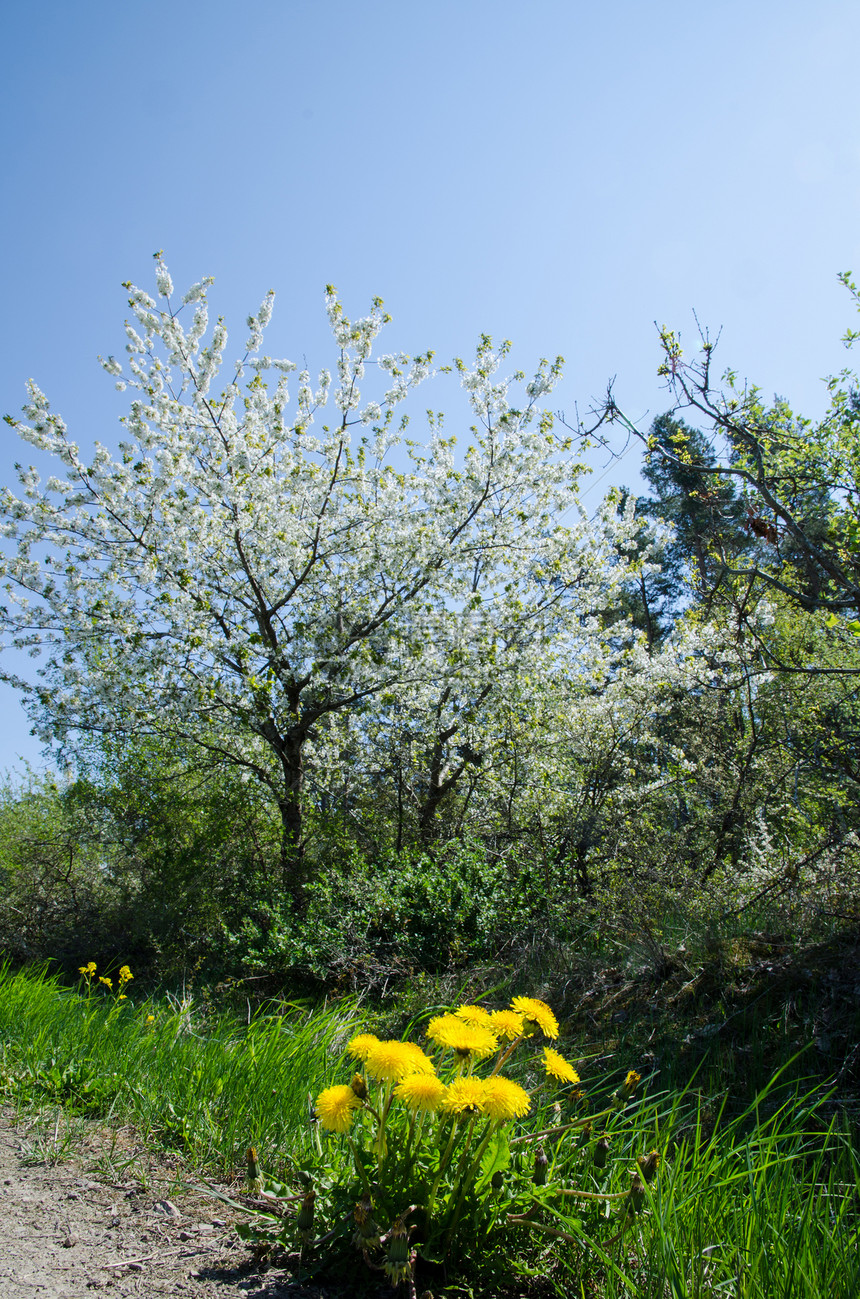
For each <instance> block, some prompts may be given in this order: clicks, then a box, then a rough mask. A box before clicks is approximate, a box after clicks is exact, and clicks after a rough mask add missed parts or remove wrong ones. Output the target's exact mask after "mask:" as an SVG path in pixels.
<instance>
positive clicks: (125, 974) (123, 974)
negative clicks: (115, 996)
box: [119, 965, 134, 987]
mask: <svg viewBox="0 0 860 1299" xmlns="http://www.w3.org/2000/svg"><path fill="white" fill-rule="evenodd" d="M133 978H134V975H133V974H132V972H131V970H130V969H129V968H128V966H127V965H121V966H120V967H119V984H120V987H122V985H123V984H124V983H128V981H129V979H133Z"/></svg>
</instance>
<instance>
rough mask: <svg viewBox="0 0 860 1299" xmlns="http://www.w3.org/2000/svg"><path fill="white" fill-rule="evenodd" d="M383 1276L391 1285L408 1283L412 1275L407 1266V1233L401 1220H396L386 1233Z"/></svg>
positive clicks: (410, 1269)
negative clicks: (386, 1243) (386, 1246)
mask: <svg viewBox="0 0 860 1299" xmlns="http://www.w3.org/2000/svg"><path fill="white" fill-rule="evenodd" d="M385 1275H386V1276H387V1277H388V1279H389V1281H390V1282H391V1284H392V1285H400V1283H401V1281H408V1280H409V1278H410V1277H411V1275H412V1268H411V1267H410V1265H409V1232H408V1231H407V1230H406V1224H405V1222H404V1221H403V1219H402V1218H396V1219H395V1220H394V1222H393V1223H392V1224H391V1228H390V1230H389V1232H388V1248H387V1250H386V1259H385Z"/></svg>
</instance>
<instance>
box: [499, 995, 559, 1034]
mask: <svg viewBox="0 0 860 1299" xmlns="http://www.w3.org/2000/svg"><path fill="white" fill-rule="evenodd" d="M511 1010H515V1011H516V1012H517V1014H518V1015H522V1017H523V1019H524V1021H525V1031H526V1032H527V1033H533V1032H534V1030H535V1027H537V1028H539V1029H540V1031H541V1032H542V1033H543V1035H544V1037H558V1020H557V1019H556V1017H555V1015H554V1014H553V1013H552V1011H551V1010H550V1008H549V1006H548V1005H547V1004H546V1002H545V1001H538V999H537V997H514V999H513V1001H512V1002H511Z"/></svg>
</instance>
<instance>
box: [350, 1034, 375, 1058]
mask: <svg viewBox="0 0 860 1299" xmlns="http://www.w3.org/2000/svg"><path fill="white" fill-rule="evenodd" d="M378 1045H379V1038H378V1037H377V1036H376V1035H375V1034H374V1033H359V1034H358V1036H357V1037H354V1038H353V1039H352V1041H351V1042H350V1044H349V1046H348V1047H347V1048H346V1053H347V1055H351V1056H352V1058H353V1059H354V1060H366V1059H367V1057H368V1055H369V1054H370V1052H371V1051H372V1050H373V1048H374V1047H375V1046H378Z"/></svg>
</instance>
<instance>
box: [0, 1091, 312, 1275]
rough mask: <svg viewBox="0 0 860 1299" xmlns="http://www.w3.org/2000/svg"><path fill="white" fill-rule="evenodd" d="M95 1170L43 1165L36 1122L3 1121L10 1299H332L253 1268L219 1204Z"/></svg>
mask: <svg viewBox="0 0 860 1299" xmlns="http://www.w3.org/2000/svg"><path fill="white" fill-rule="evenodd" d="M87 1166H88V1160H87V1159H86V1156H85V1155H80V1156H78V1157H77V1158H72V1159H70V1160H69V1161H64V1162H62V1163H60V1164H58V1165H56V1166H51V1164H50V1163H45V1162H42V1163H38V1162H35V1155H34V1151H33V1148H32V1142H30V1141H29V1140H28V1136H27V1131H26V1124H25V1123H24V1122H23V1120H16V1119H15V1117H14V1116H13V1115H12V1114H11V1113H9V1112H8V1111H7V1112H4V1113H2V1114H0V1295H2V1297H3V1299H91V1297H92V1296H94V1295H95V1294H97V1293H98V1292H100V1291H104V1294H105V1299H113V1297H116V1299H119V1296H121V1295H129V1296H132V1295H133V1296H138V1297H142V1299H149V1297H151V1299H156V1297H157V1299H161V1296H163V1295H177V1296H181V1297H182V1299H240V1297H241V1299H287V1297H288V1296H289V1299H312V1297H315V1299H324V1296H323V1293H322V1292H320V1291H317V1290H313V1291H311V1290H308V1289H305V1288H302V1287H298V1286H294V1285H291V1284H289V1283H288V1282H286V1281H284V1280H283V1278H282V1277H280V1278H279V1277H278V1276H277V1275H276V1274H274V1273H272V1274H269V1275H264V1274H261V1273H260V1272H258V1271H255V1270H253V1269H252V1268H251V1267H250V1266H249V1263H248V1252H247V1250H245V1249H243V1248H242V1247H241V1246H240V1245H239V1243H238V1242H237V1240H236V1236H235V1234H234V1233H233V1231H232V1230H231V1229H230V1225H229V1213H228V1211H226V1210H224V1209H222V1208H221V1206H220V1205H219V1204H218V1203H217V1201H214V1200H210V1199H207V1198H206V1197H204V1196H201V1195H198V1194H195V1193H194V1192H191V1191H186V1192H184V1193H176V1192H175V1190H174V1189H173V1188H175V1186H176V1182H175V1178H174V1179H172V1186H171V1185H170V1183H171V1179H170V1178H169V1177H167V1176H165V1175H162V1176H161V1177H159V1176H158V1175H157V1174H156V1175H155V1176H152V1177H150V1176H148V1175H144V1176H143V1177H142V1178H138V1180H130V1181H128V1182H123V1181H112V1180H105V1181H103V1180H98V1181H97V1180H95V1178H94V1177H93V1176H92V1175H91V1174H90V1173H88V1172H86V1171H85V1169H86V1168H87ZM120 1176H123V1174H120ZM168 1192H170V1193H169V1198H168ZM221 1213H224V1217H221V1216H220V1214H221Z"/></svg>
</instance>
